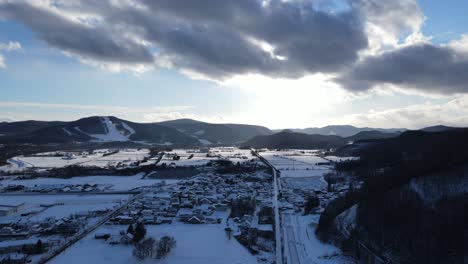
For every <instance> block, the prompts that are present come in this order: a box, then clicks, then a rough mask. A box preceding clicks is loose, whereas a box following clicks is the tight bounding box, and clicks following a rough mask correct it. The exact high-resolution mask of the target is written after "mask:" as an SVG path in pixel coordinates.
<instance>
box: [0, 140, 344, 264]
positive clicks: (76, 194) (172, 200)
mask: <svg viewBox="0 0 468 264" xmlns="http://www.w3.org/2000/svg"><path fill="white" fill-rule="evenodd" d="M94 153H110V154H109V155H107V156H104V157H105V159H106V162H102V161H100V160H102V159H103V157H102V156H100V157H99V158H98V159H93V160H92V161H91V160H88V161H87V162H83V163H82V164H83V166H86V165H85V164H86V163H89V162H94V163H95V164H101V166H103V168H109V161H110V162H111V163H112V164H114V166H117V164H122V163H126V164H129V165H128V166H132V167H135V166H136V167H142V166H147V165H143V163H142V162H141V161H142V160H145V161H151V160H155V161H154V164H153V167H152V168H154V169H152V170H150V171H145V172H139V173H137V174H135V175H129V176H125V175H121V176H117V175H114V176H113V175H97V176H94V175H89V176H86V175H83V176H74V177H71V178H48V177H31V176H28V175H27V174H19V173H16V174H14V175H12V176H4V177H3V178H2V180H1V181H0V195H1V196H2V204H0V259H1V260H2V261H3V262H2V263H26V262H30V261H32V262H33V263H46V262H51V263H54V261H56V263H60V261H62V262H63V261H65V260H67V261H68V260H69V259H70V258H71V256H73V255H75V254H79V252H82V251H83V250H91V247H93V248H94V247H96V248H101V251H102V254H95V255H93V259H90V261H91V262H100V261H103V259H101V258H99V256H102V257H109V255H113V254H117V255H122V254H126V255H125V257H127V258H128V257H132V254H133V253H132V250H134V249H132V245H136V244H135V241H136V238H135V234H134V233H133V232H132V231H131V230H133V229H135V228H136V227H137V226H139V228H141V226H144V229H145V232H147V233H148V238H151V239H152V238H153V237H152V236H150V235H151V234H155V238H156V239H157V238H158V236H159V238H161V237H170V238H171V239H174V241H175V242H177V247H176V248H175V249H174V252H173V253H172V254H170V255H169V256H168V258H170V259H172V260H173V261H175V263H177V261H179V260H180V261H182V259H179V258H181V257H182V258H183V256H182V255H181V254H182V253H181V251H182V249H186V250H190V251H191V252H192V251H193V248H194V247H198V250H197V251H193V252H192V253H193V254H195V255H197V254H204V255H203V256H200V258H206V256H205V255H207V254H208V253H206V252H205V251H206V250H207V248H210V247H217V246H219V245H218V244H219V243H228V244H227V245H225V247H227V248H230V249H231V253H230V254H232V258H233V261H236V260H237V261H241V262H243V263H274V262H275V256H276V255H277V254H276V253H275V251H277V250H278V249H275V245H277V243H278V242H277V241H276V240H277V238H275V233H276V232H277V231H276V230H275V211H274V207H275V197H274V190H275V187H274V181H273V176H274V172H276V173H277V175H278V177H279V180H278V183H277V185H278V186H277V187H278V191H277V197H276V199H277V206H278V208H279V210H280V217H281V218H280V219H281V220H280V221H281V225H280V229H281V230H280V232H281V233H282V234H283V233H284V235H283V236H282V238H281V240H282V241H283V243H284V245H285V246H284V245H283V246H282V247H285V248H283V249H282V251H286V254H285V260H286V261H287V260H289V259H290V258H297V256H295V255H297V254H298V253H297V252H295V251H297V250H298V249H299V245H302V244H301V243H302V242H301V243H299V242H295V244H298V246H297V248H296V246H294V247H292V246H291V244H290V243H287V241H288V239H294V240H298V241H300V238H294V237H292V236H293V233H294V232H293V233H291V232H290V231H288V228H289V227H288V226H289V225H288V222H289V221H291V219H296V218H297V219H296V220H294V221H302V222H303V225H296V226H297V228H303V230H297V232H305V233H307V232H311V231H312V229H311V230H308V228H310V227H311V226H310V224H311V223H312V224H313V223H315V224H316V223H317V221H318V217H319V216H320V213H321V212H322V211H323V209H324V207H325V206H326V204H327V203H328V201H329V200H331V199H333V198H334V197H336V196H337V195H340V194H342V193H344V192H345V191H346V190H347V189H348V183H347V182H340V181H336V180H334V181H333V182H334V184H333V185H331V184H330V182H332V181H330V180H329V181H328V182H327V181H325V178H326V177H330V176H326V175H331V174H333V173H332V172H333V162H334V158H333V157H328V158H325V157H324V158H320V157H319V156H318V153H308V152H304V151H287V152H284V151H283V152H281V151H270V150H260V151H259V152H258V153H257V152H254V151H252V150H249V149H245V150H242V149H238V148H233V147H224V148H223V147H219V148H210V149H197V150H189V149H175V150H172V151H166V152H163V153H159V154H158V155H154V156H150V151H147V150H128V149H126V150H116V151H115V150H114V151H97V152H94ZM119 153H120V157H119V156H118V155H119ZM130 153H133V154H134V155H135V156H132V155H131V154H130ZM142 154H143V155H142ZM61 155H62V156H63V157H72V155H71V154H67V153H66V152H64V153H62V154H61ZM37 156H42V157H41V158H39V159H37V158H35V159H36V162H39V165H38V164H36V165H38V166H33V165H32V164H31V161H32V158H30V160H29V161H28V163H29V164H30V168H29V169H28V171H30V170H31V169H37V168H38V167H40V168H41V170H44V166H41V163H42V164H50V161H48V160H47V158H44V157H47V156H48V157H51V158H53V159H56V155H36V156H35V157H37ZM122 156H125V157H126V159H124V160H122V158H121V157H122ZM88 157H89V155H88V156H86V157H85V158H88ZM113 157H114V158H115V159H116V160H120V161H119V162H115V161H114V160H112V158H113ZM27 159H28V158H25V157H18V158H16V159H14V160H16V161H18V160H27ZM74 159H80V158H79V157H78V158H77V157H76V156H73V158H71V159H68V158H67V161H69V160H74ZM129 161H132V162H129ZM15 164H17V163H15V162H13V165H15ZM140 164H141V165H140ZM59 166H62V165H59ZM88 166H89V164H88ZM118 166H121V165H118ZM64 168H67V167H66V166H65V167H64ZM110 168H112V166H111V167H110ZM10 169H11V167H10ZM52 169H55V168H52ZM145 169H146V168H145ZM167 175H176V176H175V177H172V178H171V177H167ZM182 230H190V232H192V231H193V234H197V233H200V235H202V236H203V234H211V235H210V236H211V237H210V239H209V240H208V241H211V243H213V244H212V245H209V244H207V245H203V248H200V247H201V245H199V244H198V243H196V242H195V241H196V240H195V238H194V237H192V236H189V237H187V233H186V232H182ZM163 231H164V232H163ZM297 232H296V234H297ZM193 234H192V235H193ZM288 234H289V235H288ZM193 236H194V235H193ZM216 241H218V242H216ZM175 242H174V243H175ZM190 243H193V244H190ZM137 244H138V243H137ZM303 247H306V245H303ZM299 250H300V249H299ZM333 250H336V249H335V248H333ZM288 251H293V253H287V252H288ZM203 252H205V253H203ZM294 252H295V253H294ZM332 253H333V252H332ZM208 255H210V254H208ZM123 256H124V255H122V257H123ZM222 257H223V255H222V254H219V253H218V254H214V255H213V256H211V257H208V258H206V260H207V261H208V260H213V261H214V260H216V259H218V258H222ZM288 258H289V259H288ZM135 261H137V258H135V257H132V259H131V260H128V261H126V262H125V263H127V262H135ZM117 262H118V261H117ZM182 262H183V261H182ZM171 263H172V262H171ZM232 263H236V262H232Z"/></svg>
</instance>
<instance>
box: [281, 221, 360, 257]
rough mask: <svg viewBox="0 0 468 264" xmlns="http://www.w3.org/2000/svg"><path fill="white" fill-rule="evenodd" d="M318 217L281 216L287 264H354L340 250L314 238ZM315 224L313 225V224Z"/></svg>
mask: <svg viewBox="0 0 468 264" xmlns="http://www.w3.org/2000/svg"><path fill="white" fill-rule="evenodd" d="M317 221H318V215H307V216H302V215H297V214H283V231H284V240H285V248H286V249H287V251H288V252H289V254H286V256H287V260H288V263H294V264H306V263H314V264H346V263H354V262H353V261H352V259H350V258H348V257H345V256H343V254H342V252H341V250H340V249H338V248H337V247H335V246H333V245H330V244H323V243H322V242H320V241H319V240H318V239H317V237H316V236H315V226H316V222H317ZM314 222H315V223H314Z"/></svg>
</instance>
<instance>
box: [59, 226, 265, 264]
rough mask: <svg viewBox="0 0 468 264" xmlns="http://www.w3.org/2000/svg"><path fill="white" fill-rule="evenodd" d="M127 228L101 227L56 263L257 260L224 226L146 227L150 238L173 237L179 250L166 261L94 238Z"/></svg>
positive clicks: (226, 263) (229, 263)
mask: <svg viewBox="0 0 468 264" xmlns="http://www.w3.org/2000/svg"><path fill="white" fill-rule="evenodd" d="M125 229H126V226H102V227H100V228H99V229H97V230H96V231H94V232H92V233H91V234H89V235H88V236H87V237H85V238H83V239H81V240H80V241H78V242H77V243H76V244H74V245H73V246H72V247H71V248H69V249H67V250H66V251H65V252H63V253H62V254H60V255H59V256H57V257H56V258H54V259H53V260H52V261H50V263H53V264H61V263H66V264H75V263H76V264H82V263H101V264H106V263H112V264H119V263H122V264H124V263H126V264H127V263H129V264H132V263H163V264H169V263H170V264H206V263H213V264H251V263H257V260H256V257H255V256H253V255H251V254H250V253H249V252H248V251H247V249H245V248H244V247H243V246H242V245H240V244H239V243H238V242H237V241H236V240H235V239H234V238H231V239H228V238H227V236H226V233H225V231H224V225H189V224H179V223H177V224H171V225H158V226H147V230H148V233H147V236H151V237H154V238H156V239H158V238H160V237H161V236H163V235H170V236H173V237H174V238H175V239H176V241H177V246H176V248H175V249H174V250H173V251H172V252H171V253H170V255H169V256H167V258H166V259H162V260H154V259H149V260H146V261H143V262H142V261H139V260H137V259H136V258H135V257H133V256H132V249H133V247H132V246H125V245H115V246H111V245H109V244H108V243H106V242H105V241H103V240H96V239H94V234H95V233H96V232H97V233H110V234H113V235H117V234H118V233H119V231H120V230H125Z"/></svg>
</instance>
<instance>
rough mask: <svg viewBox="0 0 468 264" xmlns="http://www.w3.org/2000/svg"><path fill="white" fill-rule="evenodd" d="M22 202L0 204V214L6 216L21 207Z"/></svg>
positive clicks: (22, 205)
mask: <svg viewBox="0 0 468 264" xmlns="http://www.w3.org/2000/svg"><path fill="white" fill-rule="evenodd" d="M23 207H24V203H19V204H0V216H8V215H12V214H15V213H17V212H19V211H20V210H21V209H23Z"/></svg>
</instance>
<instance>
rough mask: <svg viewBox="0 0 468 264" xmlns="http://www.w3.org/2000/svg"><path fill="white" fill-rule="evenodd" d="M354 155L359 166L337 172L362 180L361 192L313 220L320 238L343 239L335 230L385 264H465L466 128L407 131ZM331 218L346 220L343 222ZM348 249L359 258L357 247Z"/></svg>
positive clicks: (344, 166)
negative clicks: (367, 249) (315, 222)
mask: <svg viewBox="0 0 468 264" xmlns="http://www.w3.org/2000/svg"><path fill="white" fill-rule="evenodd" d="M354 154H356V155H358V156H360V159H359V160H357V161H349V162H345V163H342V164H338V165H337V169H338V171H340V172H344V174H346V175H354V177H357V179H358V180H359V181H363V185H362V188H361V189H358V190H353V191H352V192H348V193H347V194H346V195H345V196H343V197H340V198H338V199H336V200H334V201H333V202H331V203H330V204H329V205H328V206H327V208H326V209H325V211H324V213H323V214H322V215H321V217H320V221H319V228H318V235H319V236H320V237H321V238H323V239H325V240H327V239H330V238H331V237H333V234H335V235H337V236H343V237H344V239H345V240H346V239H350V237H346V235H345V234H344V233H343V232H341V231H340V232H337V231H336V230H343V228H344V229H346V230H347V232H345V233H347V234H352V236H353V239H358V241H359V243H361V245H362V244H364V245H366V246H367V247H368V248H371V249H372V251H373V252H374V253H375V254H377V255H379V256H382V257H385V258H386V259H387V260H391V261H392V262H393V263H465V262H466V261H465V262H464V260H466V258H467V256H466V252H467V251H466V250H467V248H466V245H465V246H461V245H464V241H466V224H465V220H464V218H465V217H464V208H466V206H468V196H467V195H466V186H467V185H468V178H467V175H468V129H452V130H446V131H441V132H424V131H408V132H405V133H403V134H402V135H400V136H399V137H394V138H390V139H382V140H375V141H373V142H369V143H367V144H364V145H362V146H361V147H360V148H359V149H356V150H355V153H354ZM355 205H356V206H355ZM353 211H354V212H353ZM339 215H341V216H345V215H348V216H349V215H354V217H353V218H348V219H346V221H345V222H347V223H344V222H343V221H342V220H343V219H342V218H343V217H338V218H337V216H339ZM343 224H345V225H346V227H344V226H343ZM349 227H352V228H351V229H348V228H349ZM428 235H430V236H431V237H432V238H431V239H427V238H428ZM348 241H349V240H348ZM350 250H351V252H352V253H353V254H356V255H359V254H361V255H362V254H363V251H362V250H361V249H359V247H354V248H353V247H351V248H350ZM364 253H365V252H364Z"/></svg>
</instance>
